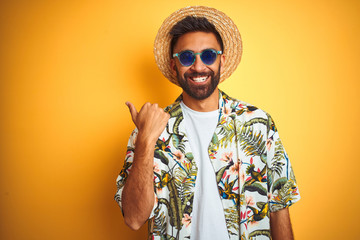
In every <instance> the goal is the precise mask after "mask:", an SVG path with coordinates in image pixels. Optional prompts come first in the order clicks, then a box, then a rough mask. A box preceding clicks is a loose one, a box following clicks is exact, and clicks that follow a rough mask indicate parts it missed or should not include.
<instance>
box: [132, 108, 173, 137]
mask: <svg viewBox="0 0 360 240" xmlns="http://www.w3.org/2000/svg"><path fill="white" fill-rule="evenodd" d="M125 104H126V106H127V107H128V108H129V111H130V114H131V118H132V121H133V122H134V124H135V126H136V127H137V129H138V130H139V135H141V137H142V138H143V139H148V140H149V141H153V142H156V140H157V139H158V138H159V136H160V134H161V133H162V132H163V131H164V129H165V126H166V124H167V122H168V120H169V118H170V115H169V114H168V113H166V112H164V110H163V109H162V108H160V107H159V106H158V104H156V103H155V104H151V103H148V102H147V103H145V104H144V105H143V106H142V108H141V109H140V111H139V112H138V111H137V110H136V108H135V106H134V105H133V104H132V103H131V102H126V103H125ZM139 135H138V136H139Z"/></svg>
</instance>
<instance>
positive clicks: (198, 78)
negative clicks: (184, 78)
mask: <svg viewBox="0 0 360 240" xmlns="http://www.w3.org/2000/svg"><path fill="white" fill-rule="evenodd" d="M207 78H208V77H207V76H206V77H196V78H191V79H192V80H193V81H194V82H205V80H206V79H207Z"/></svg>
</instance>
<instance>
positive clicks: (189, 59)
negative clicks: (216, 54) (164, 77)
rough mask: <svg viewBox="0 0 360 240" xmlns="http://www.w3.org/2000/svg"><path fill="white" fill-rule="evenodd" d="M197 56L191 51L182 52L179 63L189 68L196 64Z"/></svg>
mask: <svg viewBox="0 0 360 240" xmlns="http://www.w3.org/2000/svg"><path fill="white" fill-rule="evenodd" d="M194 60H195V55H194V53H192V52H190V51H185V52H182V53H181V54H180V55H179V61H180V63H181V64H182V65H184V66H186V67H188V66H190V65H192V64H193V63H194Z"/></svg>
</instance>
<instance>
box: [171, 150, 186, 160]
mask: <svg viewBox="0 0 360 240" xmlns="http://www.w3.org/2000/svg"><path fill="white" fill-rule="evenodd" d="M173 155H174V157H175V160H176V161H178V162H182V161H183V160H184V154H183V153H182V152H181V151H180V150H176V151H175V152H174V153H173Z"/></svg>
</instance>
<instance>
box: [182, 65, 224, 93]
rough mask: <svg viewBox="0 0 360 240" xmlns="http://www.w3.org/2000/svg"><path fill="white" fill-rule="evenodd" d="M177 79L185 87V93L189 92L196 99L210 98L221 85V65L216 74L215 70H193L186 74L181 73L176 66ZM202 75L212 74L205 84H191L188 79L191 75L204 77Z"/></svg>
mask: <svg viewBox="0 0 360 240" xmlns="http://www.w3.org/2000/svg"><path fill="white" fill-rule="evenodd" d="M176 73H177V74H176V75H177V80H178V83H179V85H180V87H181V88H182V89H183V91H184V92H185V93H187V94H188V95H189V96H190V97H192V98H194V99H196V100H204V99H206V98H208V97H209V96H210V95H211V94H212V93H213V92H214V91H215V89H216V87H217V86H218V85H219V82H220V65H219V69H218V72H217V74H216V75H215V73H214V71H210V72H191V73H188V72H186V73H184V76H181V75H180V74H179V71H178V70H177V68H176ZM202 76H210V82H209V83H208V84H206V85H203V86H190V84H189V82H188V81H191V80H188V79H189V78H190V77H192V78H193V77H202Z"/></svg>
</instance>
